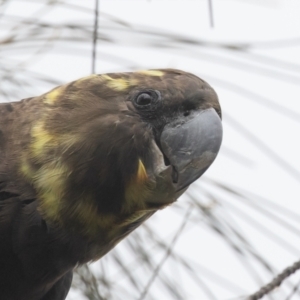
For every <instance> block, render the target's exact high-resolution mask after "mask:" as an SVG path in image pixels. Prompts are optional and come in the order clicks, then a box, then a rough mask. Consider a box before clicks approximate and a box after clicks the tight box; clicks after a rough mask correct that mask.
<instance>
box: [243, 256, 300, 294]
mask: <svg viewBox="0 0 300 300" xmlns="http://www.w3.org/2000/svg"><path fill="white" fill-rule="evenodd" d="M299 269H300V260H299V261H297V262H295V263H294V264H293V265H292V266H290V267H287V268H286V269H285V270H283V271H282V272H281V273H280V274H278V275H277V276H276V277H275V278H274V279H273V280H272V281H271V282H269V283H268V284H266V285H265V286H263V287H262V288H260V289H259V291H257V292H256V293H254V294H252V295H250V296H249V297H248V298H247V300H259V299H261V298H262V297H263V296H265V295H267V294H269V293H270V292H272V291H273V290H274V289H275V288H277V287H278V286H280V285H281V283H282V282H283V281H284V280H285V279H286V278H288V277H289V276H290V275H292V274H293V273H295V272H296V271H298V270H299Z"/></svg>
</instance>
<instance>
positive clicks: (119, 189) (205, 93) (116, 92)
mask: <svg viewBox="0 0 300 300" xmlns="http://www.w3.org/2000/svg"><path fill="white" fill-rule="evenodd" d="M202 112H204V113H202ZM218 114H219V116H220V107H219V104H218V100H217V96H216V94H215V93H214V91H213V90H212V89H211V88H210V87H209V85H208V84H207V83H205V82H204V81H202V80H201V79H199V78H197V77H196V76H194V75H192V74H189V73H185V72H183V71H178V70H152V71H146V72H135V73H118V74H106V75H92V76H89V77H86V78H83V79H80V80H78V81H74V82H72V83H69V84H66V85H63V86H60V87H57V88H55V89H53V90H52V91H50V92H49V93H46V94H44V95H41V96H40V97H34V98H28V99H24V100H22V101H20V102H15V103H3V104H1V105H0V299H1V300H27V299H30V300H63V299H65V297H66V295H67V293H68V290H69V288H70V284H71V281H72V270H73V268H74V267H75V266H76V265H80V264H83V263H86V262H89V261H93V260H97V259H99V258H101V257H102V256H103V255H105V254H106V253H107V252H108V251H109V250H111V249H112V248H113V247H114V246H115V245H116V244H117V243H118V242H119V241H120V240H121V239H123V238H124V237H125V236H126V235H128V234H129V233H130V232H131V231H132V230H134V229H135V228H136V227H137V226H139V225H140V224H141V223H142V222H143V221H145V220H146V219H147V218H149V217H150V216H151V215H152V214H153V213H154V212H155V211H157V210H158V209H161V208H163V207H165V206H167V205H169V204H171V203H172V202H174V201H175V200H176V199H177V198H178V197H179V196H180V195H181V194H182V193H183V191H184V190H185V189H186V187H187V186H188V185H189V184H190V183H191V182H192V181H194V180H195V179H196V178H198V177H199V176H200V175H201V174H202V173H203V172H204V171H205V170H206V169H207V168H208V167H209V165H210V164H211V162H212V161H213V160H214V158H215V156H216V153H217V151H218V149H219V146H220V143H221V133H220V130H221V129H220V128H221V127H220V125H219V123H220V122H219V120H220V117H219V116H218ZM218 119H219V120H218ZM210 120H213V121H212V122H211V121H210ZM200 121H201V122H211V124H210V125H212V126H208V127H211V128H210V129H208V131H209V130H210V131H209V133H207V132H208V131H207V130H206V128H203V129H201V130H202V131H203V132H202V131H201V130H200V131H201V132H199V130H198V129H197V130H196V131H195V130H190V129H189V127H192V128H194V129H195V128H196V127H197V128H198V127H199V126H198V125H199V124H200V123H199V122H200ZM197 122H198V123H199V124H198V123H197ZM205 124H206V123H205ZM205 126H206V125H205ZM205 126H204V127H205ZM204 129H205V130H204ZM174 130H179V133H181V135H182V138H180V135H179V140H181V142H180V143H181V144H180V145H178V147H179V148H180V147H181V150H180V151H179V152H180V154H178V153H179V152H178V153H177V150H176V148H177V141H176V139H174V138H173V136H174V132H173V131H174ZM190 131H191V132H192V133H193V132H194V133H193V134H194V137H198V138H199V139H200V138H201V136H203V139H205V140H206V141H208V140H209V142H207V144H209V145H210V146H209V147H208V148H207V147H206V146H205V147H206V148H205V147H204V148H203V149H201V151H200V152H199V151H198V153H197V151H196V152H195V153H196V154H193V153H194V151H193V150H194V147H195V145H196V144H195V141H193V142H192V143H191V145H192V146H191V147H192V148H191V149H190V150H186V145H185V143H186V141H185V139H187V137H186V136H188V134H189V132H190ZM214 132H216V135H214ZM212 133H213V134H212ZM192 139H193V138H192ZM207 139H208V140H207ZM200 142H201V141H200ZM204 144H205V143H204ZM182 149H183V150H182ZM187 153H188V154H187ZM203 153H204V155H202V154H203ZM182 155H184V157H183V156H182ZM185 160H186V162H185ZM183 162H184V163H183Z"/></svg>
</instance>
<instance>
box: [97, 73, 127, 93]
mask: <svg viewBox="0 0 300 300" xmlns="http://www.w3.org/2000/svg"><path fill="white" fill-rule="evenodd" d="M101 77H102V78H103V79H105V80H106V81H107V83H106V84H107V86H108V87H110V88H111V89H113V90H117V91H124V90H126V89H127V88H128V87H129V82H128V80H125V79H124V78H112V77H110V76H108V75H105V74H104V75H101Z"/></svg>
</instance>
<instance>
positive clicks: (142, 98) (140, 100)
mask: <svg viewBox="0 0 300 300" xmlns="http://www.w3.org/2000/svg"><path fill="white" fill-rule="evenodd" d="M159 98H160V94H159V92H158V91H154V90H149V91H144V92H142V93H139V94H138V95H137V96H136V97H135V99H134V103H135V105H136V106H137V107H143V106H144V107H149V106H150V105H152V104H154V103H156V102H157V100H159Z"/></svg>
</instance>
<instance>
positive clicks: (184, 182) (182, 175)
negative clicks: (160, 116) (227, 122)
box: [160, 108, 222, 192]
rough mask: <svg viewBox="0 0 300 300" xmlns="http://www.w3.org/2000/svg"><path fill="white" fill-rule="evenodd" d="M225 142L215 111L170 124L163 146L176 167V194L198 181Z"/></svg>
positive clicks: (161, 138) (162, 137)
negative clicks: (223, 141)
mask: <svg viewBox="0 0 300 300" xmlns="http://www.w3.org/2000/svg"><path fill="white" fill-rule="evenodd" d="M221 142H222V123H221V119H220V117H219V116H218V114H217V113H216V111H215V110H214V109H213V108H210V109H206V110H202V111H195V112H192V113H191V114H190V115H189V116H182V117H180V118H177V119H176V120H175V121H173V122H171V123H169V124H167V125H166V126H165V127H164V129H163V131H162V134H161V137H160V143H161V148H162V151H163V153H164V155H165V156H166V157H167V159H168V160H169V162H170V164H171V165H172V167H173V174H172V177H173V184H174V185H175V190H176V191H177V192H178V191H181V190H182V189H184V188H186V187H187V186H188V185H190V184H191V183H192V182H193V181H195V180H196V179H198V178H199V177H200V176H201V175H202V174H203V173H204V172H205V171H206V170H207V169H208V168H209V166H210V165H211V164H212V162H213V161H214V160H215V158H216V156H217V154H218V152H219V149H220V146H221Z"/></svg>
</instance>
